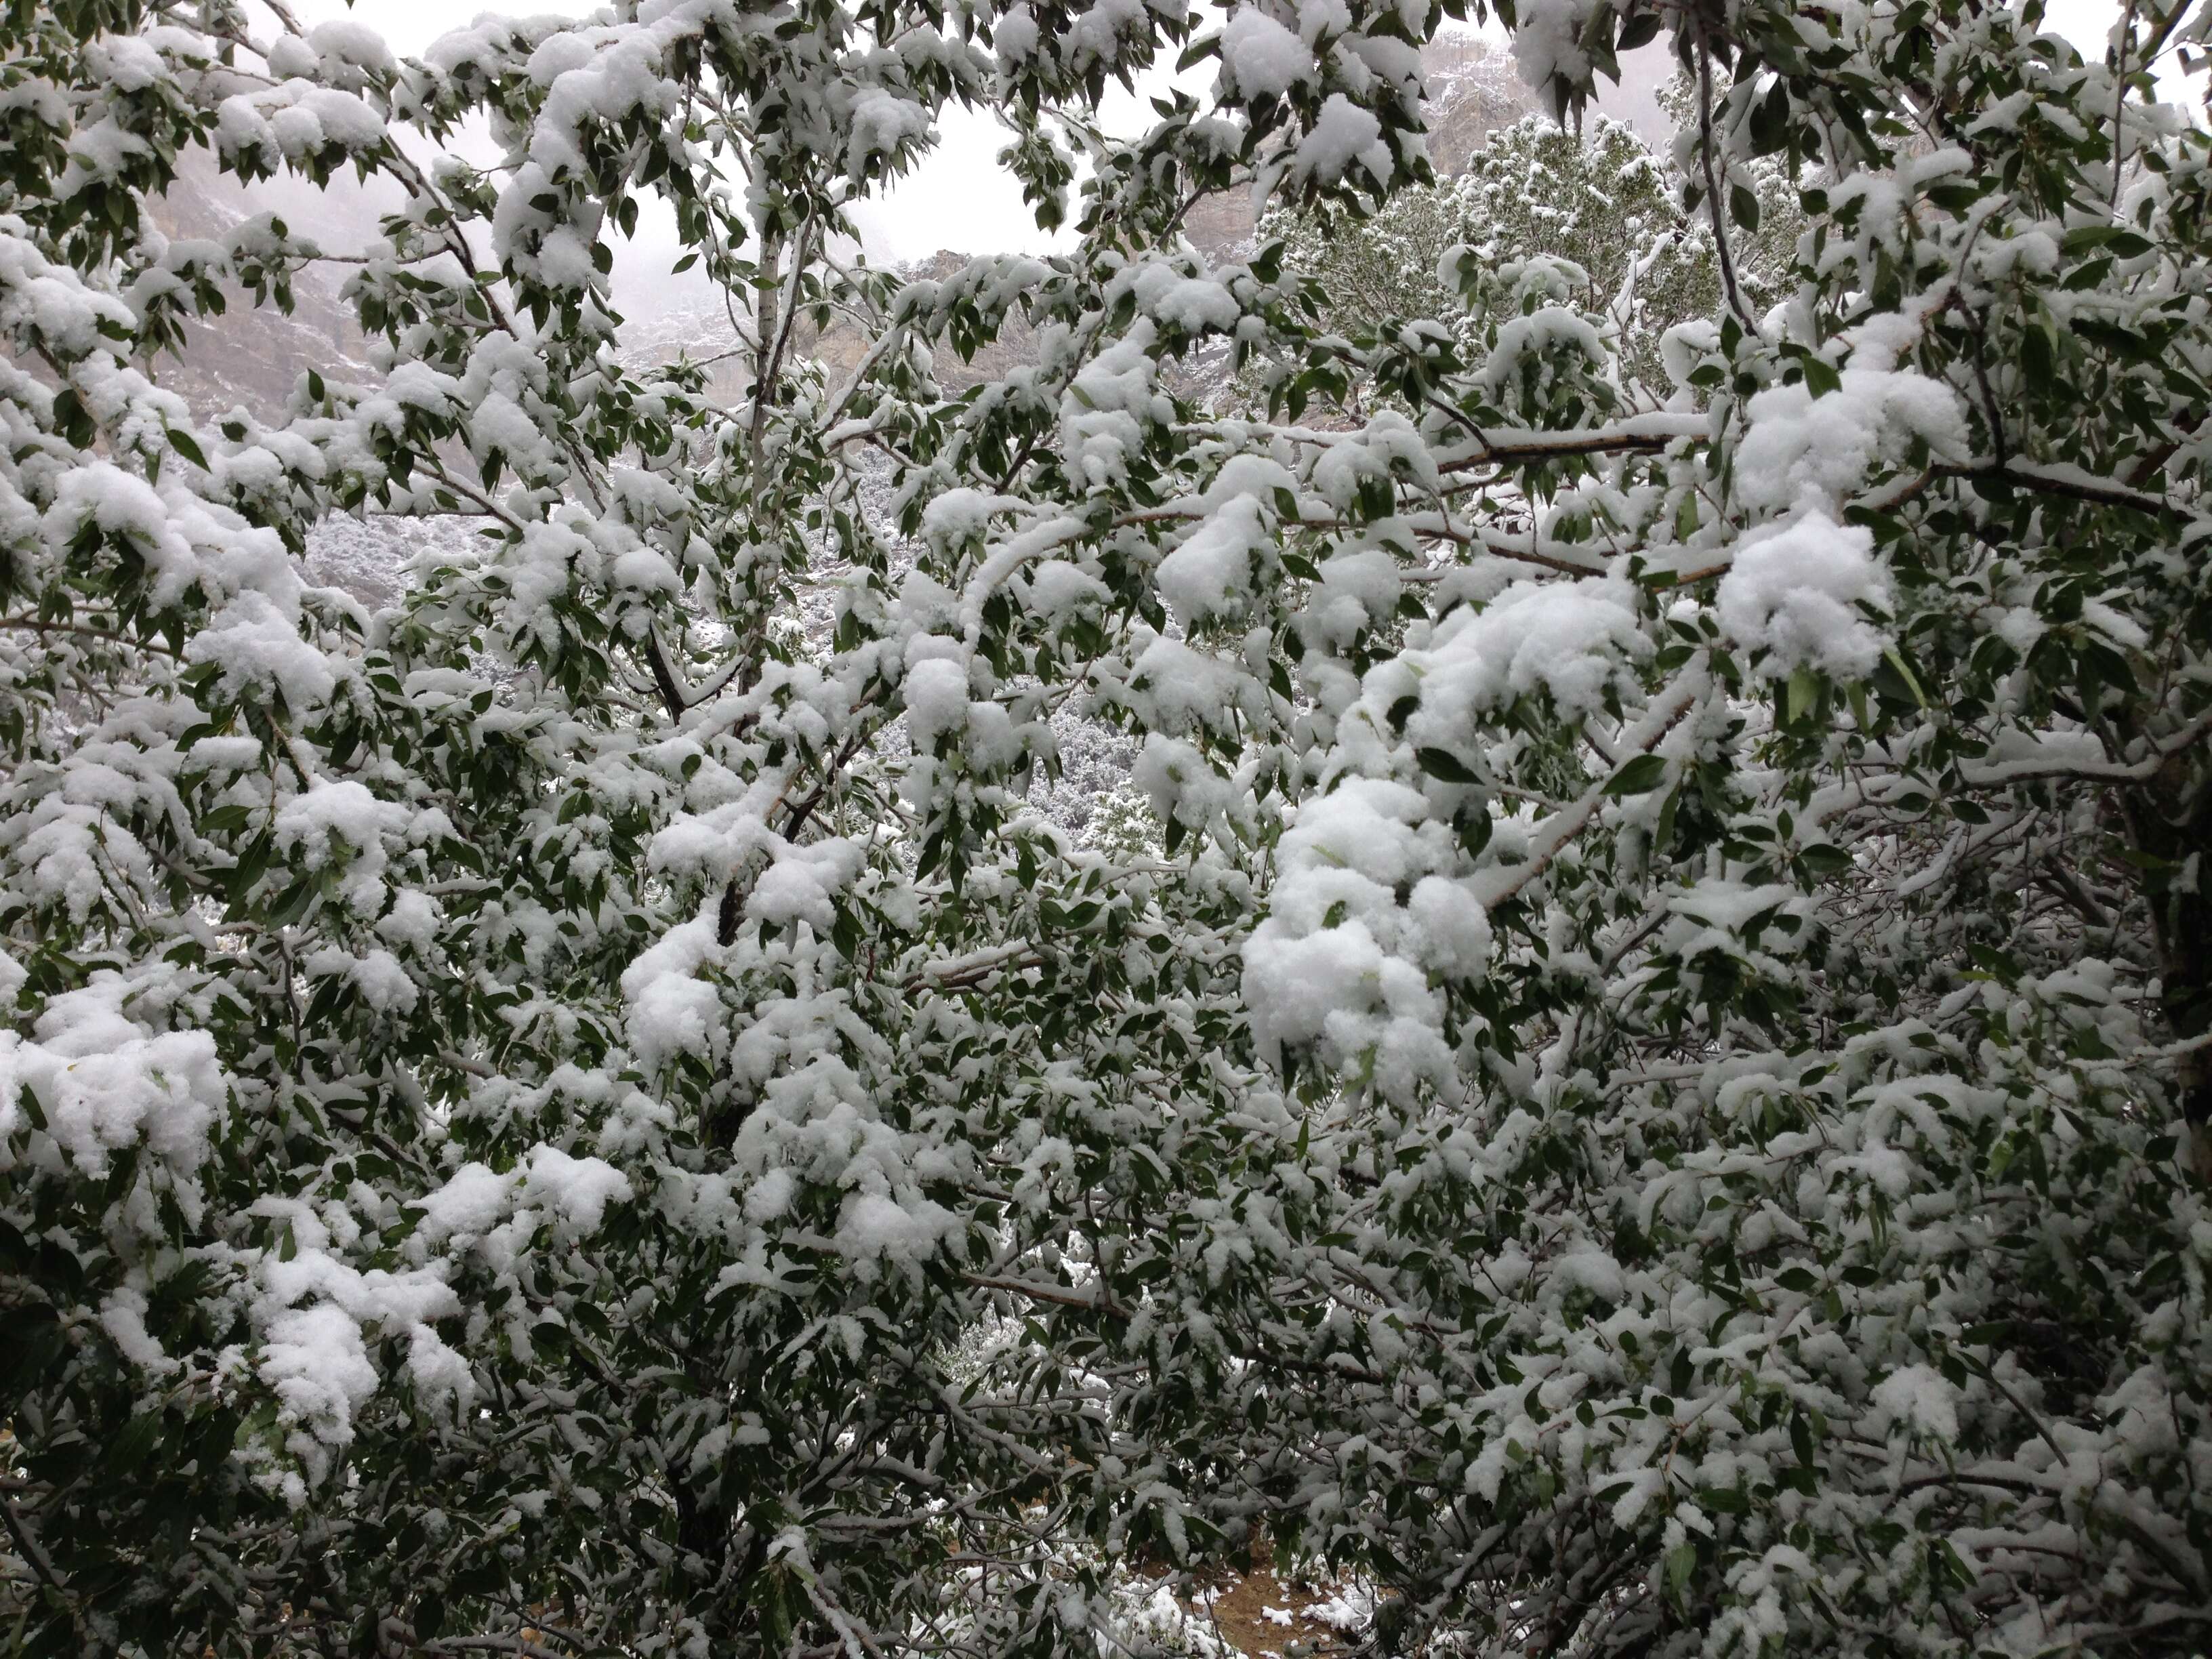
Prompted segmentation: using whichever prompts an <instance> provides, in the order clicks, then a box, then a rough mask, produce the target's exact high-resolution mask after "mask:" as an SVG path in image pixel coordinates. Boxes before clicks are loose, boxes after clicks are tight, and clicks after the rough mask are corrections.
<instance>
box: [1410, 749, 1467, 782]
mask: <svg viewBox="0 0 2212 1659" xmlns="http://www.w3.org/2000/svg"><path fill="white" fill-rule="evenodd" d="M1413 761H1414V763H1415V764H1416V765H1418V766H1419V768H1420V769H1421V770H1423V771H1424V772H1426V773H1427V774H1428V775H1430V776H1431V777H1432V778H1440V779H1442V780H1443V781H1444V782H1446V783H1471V784H1480V782H1481V781H1482V780H1481V779H1480V777H1478V776H1477V775H1475V774H1474V773H1473V772H1471V771H1469V770H1468V768H1467V766H1466V764H1465V763H1463V762H1462V761H1461V759H1460V757H1458V756H1456V755H1455V754H1453V753H1452V751H1451V750H1449V749H1427V748H1423V749H1416V750H1413Z"/></svg>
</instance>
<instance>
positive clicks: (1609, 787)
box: [1605, 755, 1667, 799]
mask: <svg viewBox="0 0 2212 1659" xmlns="http://www.w3.org/2000/svg"><path fill="white" fill-rule="evenodd" d="M1665 781H1667V762H1666V758H1665V757H1663V756H1660V755H1638V756H1637V757H1635V758H1634V759H1632V760H1631V761H1630V762H1629V763H1627V764H1626V765H1625V766H1623V767H1622V768H1621V769H1620V770H1619V771H1618V772H1615V773H1614V774H1613V775H1612V777H1610V778H1608V779H1607V780H1606V785H1605V793H1607V794H1608V795H1610V796H1613V797H1614V798H1615V799H1618V798H1620V797H1621V796H1624V795H1644V794H1649V793H1650V792H1651V791H1652V790H1654V789H1656V788H1657V787H1659V786H1660V785H1661V784H1662V783H1664V782H1665Z"/></svg>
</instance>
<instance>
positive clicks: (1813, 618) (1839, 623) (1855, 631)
mask: <svg viewBox="0 0 2212 1659" xmlns="http://www.w3.org/2000/svg"><path fill="white" fill-rule="evenodd" d="M1889 597H1890V593H1889V579H1888V577H1887V574H1886V573H1885V572H1884V571H1883V569H1882V568H1881V565H1880V564H1879V563H1878V562H1876V560H1875V555H1874V537H1873V534H1872V533H1871V532H1869V531H1867V530H1865V529H1863V528H1862V527H1860V526H1857V525H1839V524H1838V523H1837V522H1836V521H1835V520H1833V519H1832V518H1830V517H1829V516H1828V515H1827V514H1826V513H1824V512H1821V511H1820V510H1818V509H1814V510H1811V511H1808V512H1805V513H1800V514H1799V515H1798V516H1797V517H1796V518H1794V519H1791V520H1788V521H1787V522H1785V523H1783V524H1779V525H1769V526H1765V527H1763V528H1761V529H1759V530H1755V531H1753V532H1752V533H1751V534H1750V535H1748V536H1747V537H1745V538H1744V539H1743V540H1742V541H1741V543H1739V544H1737V547H1736V551H1735V560H1734V562H1732V563H1731V564H1730V565H1729V572H1728V574H1727V575H1725V576H1723V578H1722V579H1721V584H1720V592H1719V594H1718V596H1717V608H1718V610H1719V613H1720V622H1721V626H1722V627H1723V629H1726V630H1727V631H1728V634H1729V637H1730V638H1732V639H1734V640H1735V641H1736V642H1737V643H1738V644H1739V645H1741V646H1743V647H1746V648H1747V649H1750V650H1759V649H1764V650H1765V652H1766V653H1767V654H1766V659H1765V671H1766V672H1767V673H1769V674H1771V675H1773V676H1775V677H1776V678H1785V677H1787V676H1788V675H1789V674H1790V673H1791V672H1792V671H1794V670H1796V669H1797V668H1799V667H1809V668H1817V669H1820V670H1821V671H1824V672H1826V673H1830V674H1833V675H1836V676H1837V677H1838V678H1844V679H1859V678H1864V677H1865V676H1866V675H1867V674H1869V673H1870V672H1872V671H1873V669H1874V665H1875V663H1877V662H1879V661H1880V660H1881V653H1882V651H1883V649H1884V648H1885V647H1887V643H1888V641H1887V639H1886V638H1885V637H1884V636H1883V635H1882V634H1881V631H1880V630H1879V629H1876V628H1875V626H1874V624H1873V623H1870V622H1869V621H1868V620H1867V618H1866V617H1865V615H1864V614H1863V611H1861V609H1860V607H1861V606H1871V607H1873V608H1875V609H1876V610H1882V611H1886V610H1887V608H1888V605H1889Z"/></svg>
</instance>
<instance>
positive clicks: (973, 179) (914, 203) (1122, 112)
mask: <svg viewBox="0 0 2212 1659" xmlns="http://www.w3.org/2000/svg"><path fill="white" fill-rule="evenodd" d="M297 9H298V11H299V14H300V15H301V18H302V20H303V21H308V22H311V23H312V22H314V21H320V20H321V19H323V18H325V17H331V16H336V15H342V14H343V13H344V12H346V11H348V10H350V11H351V13H352V15H355V16H356V17H359V18H361V19H362V20H363V21H367V22H369V23H372V24H374V26H375V27H377V28H379V29H380V30H381V31H382V33H383V34H384V36H385V38H386V40H388V41H389V42H390V43H391V45H392V49H393V50H394V51H395V52H401V53H403V54H404V53H412V52H420V51H421V50H422V48H423V47H424V46H428V44H429V43H430V41H431V40H434V39H435V38H436V37H437V36H438V35H440V34H441V33H445V32H446V31H447V30H448V29H450V28H453V27H456V26H457V24H459V23H460V22H461V21H463V19H464V18H465V17H469V16H473V15H476V14H477V10H478V9H480V8H478V7H477V6H475V5H473V4H471V6H469V8H468V9H466V10H464V9H462V8H460V7H458V6H456V5H454V4H453V0H358V3H356V4H354V5H352V6H350V7H349V6H348V5H347V4H346V3H345V0H301V3H299V5H298V7H297ZM513 9H515V10H518V11H522V10H527V11H532V12H542V11H548V10H551V11H562V12H570V13H575V12H581V11H583V10H586V9H587V6H586V3H584V0H516V4H515V6H514V8H513ZM2118 11H2119V8H2118V5H2117V4H2115V3H2113V0H2046V14H2047V20H2048V21H2047V24H2046V26H2047V27H2051V28H2052V29H2054V30H2056V31H2057V33H2062V34H2063V35H2065V36H2067V37H2068V38H2069V40H2073V41H2074V42H2075V45H2076V46H2079V47H2081V50H2082V52H2083V53H2084V54H2085V55H2087V56H2099V55H2101V54H2102V52H2103V51H2104V40H2103V36H2104V34H2105V33H2106V30H2108V29H2109V28H2110V27H2112V21H2113V19H2114V18H2115V17H2117V16H2118ZM1493 38H1498V37H1497V36H1496V35H1495V34H1494V32H1493ZM1638 58H1641V59H1643V60H1644V62H1645V63H1647V64H1649V65H1650V67H1649V69H1648V70H1646V71H1645V74H1646V76H1666V75H1668V74H1670V73H1671V72H1672V69H1671V64H1670V61H1669V60H1668V57H1667V54H1666V51H1665V46H1664V43H1663V42H1656V43H1654V45H1653V46H1649V47H1646V48H1645V49H1644V52H1640V53H1638V54H1637V57H1636V58H1632V59H1631V60H1630V63H1629V64H1628V66H1627V67H1628V70H1629V73H1628V76H1627V77H1626V79H1627V81H1628V82H1630V84H1629V85H1626V86H1624V87H1623V88H1620V91H1618V92H1615V93H1613V94H1612V95H1611V96H1609V97H1601V100H1600V103H1601V107H1602V106H1605V105H1607V104H1613V105H1615V106H1626V105H1632V104H1635V103H1637V102H1639V101H1644V100H1641V99H1639V97H1638V92H1639V91H1648V89H1640V88H1636V87H1635V86H1634V84H1633V83H1634V82H1636V80H1637V79H1638V75H1637V69H1638V62H1637V59H1638ZM1211 76H1212V65H1211V64H1206V65H1201V66H1200V68H1199V69H1197V70H1194V71H1192V73H1191V74H1190V75H1189V76H1186V77H1184V82H1185V84H1186V85H1188V87H1190V88H1191V89H1192V90H1194V91H1196V92H1199V93H1200V94H1203V92H1204V90H1205V88H1206V86H1207V85H1208V84H1210V82H1211ZM1173 79H1174V77H1173V76H1171V75H1170V73H1169V72H1168V71H1167V70H1164V69H1163V70H1158V71H1156V72H1155V73H1154V74H1152V76H1147V77H1146V78H1145V80H1144V81H1143V82H1140V83H1139V96H1138V97H1135V98H1133V97H1131V96H1130V95H1129V94H1126V93H1123V92H1121V91H1120V90H1119V89H1118V88H1117V89H1115V92H1114V94H1113V95H1112V98H1111V100H1110V102H1109V109H1108V110H1107V112H1106V117H1107V120H1108V124H1109V126H1111V127H1112V128H1114V129H1115V130H1117V131H1137V130H1141V128H1142V126H1143V125H1144V123H1145V122H1146V120H1148V119H1149V118H1150V115H1151V108H1150V105H1149V102H1148V101H1147V100H1149V99H1150V97H1152V95H1154V94H1157V93H1158V92H1159V91H1161V90H1162V89H1164V88H1165V87H1166V86H1167V85H1169V84H1170V82H1171V81H1172V80H1173ZM1601 85H1602V83H1601ZM2166 93H2167V95H2168V96H2169V97H2181V96H2185V95H2186V94H2185V91H2184V89H2183V88H2182V87H2181V85H2180V84H2179V82H2178V77H2176V78H2169V79H2168V81H2167V82H2166ZM1623 112H1624V113H1625V112H1626V111H1625V110H1624V111H1623ZM1004 143H1005V137H1004V134H1003V131H1002V130H1001V129H1000V127H999V126H998V125H997V124H996V123H995V122H994V121H993V120H992V119H991V118H989V117H988V116H986V115H983V114H981V113H978V112H969V111H963V110H954V111H951V112H948V113H947V114H946V116H945V118H944V119H943V120H942V121H941V122H940V123H939V138H938V143H937V145H936V147H935V149H933V150H932V151H931V153H930V154H929V155H927V157H926V158H925V159H924V160H923V161H922V162H921V164H920V166H919V167H916V169H915V172H914V173H911V174H909V175H908V177H907V178H906V179H902V180H901V181H900V183H899V184H898V185H896V187H894V188H893V189H892V190H891V191H889V192H888V193H887V194H886V195H885V196H884V197H881V198H879V199H877V200H874V201H871V202H868V203H865V204H860V207H859V208H858V209H857V210H856V211H855V212H854V219H855V220H856V221H857V222H858V223H859V225H860V230H861V236H862V241H863V244H864V246H866V249H867V251H868V253H869V254H870V256H871V257H872V258H877V259H882V260H907V259H915V258H927V256H928V255H930V254H932V253H933V252H937V251H938V250H939V249H941V248H954V249H957V250H959V251H961V252H970V253H975V252H1043V251H1046V250H1048V249H1049V248H1051V247H1053V246H1060V245H1064V243H1065V241H1066V234H1065V233H1062V234H1061V235H1060V236H1051V235H1048V234H1045V233H1043V232H1042V231H1040V230H1038V229H1037V228H1036V222H1035V221H1034V220H1033V219H1031V218H1030V213H1029V210H1028V209H1027V208H1026V207H1024V205H1023V203H1022V197H1021V189H1020V186H1019V185H1017V184H1016V183H1015V182H1014V180H1013V179H1012V178H1011V177H1010V176H1008V175H1007V174H1006V173H1005V172H1004V171H1002V170H1001V169H1000V167H999V165H998V161H997V155H998V152H999V150H1000V148H1001V147H1002V146H1003V144H1004ZM675 252H676V246H675V241H674V234H673V221H672V219H670V218H668V217H667V216H665V215H661V216H651V215H648V216H647V217H646V218H645V219H644V220H643V221H642V222H641V223H640V225H639V227H638V238H637V242H636V244H635V246H633V247H632V248H630V249H628V250H622V251H620V252H617V264H616V271H615V276H616V280H617V284H618V286H622V287H629V286H630V285H631V284H633V283H653V284H659V285H665V283H666V282H667V280H668V279H667V277H666V271H667V269H668V264H669V263H670V262H671V260H672V258H673V257H674V254H675Z"/></svg>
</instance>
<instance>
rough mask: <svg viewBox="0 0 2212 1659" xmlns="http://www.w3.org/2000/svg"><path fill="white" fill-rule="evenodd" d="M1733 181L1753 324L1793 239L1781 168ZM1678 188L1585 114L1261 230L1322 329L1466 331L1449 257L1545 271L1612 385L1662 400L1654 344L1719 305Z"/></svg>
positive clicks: (1523, 130) (1791, 191) (1630, 135)
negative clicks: (1740, 194) (1372, 207)
mask: <svg viewBox="0 0 2212 1659" xmlns="http://www.w3.org/2000/svg"><path fill="white" fill-rule="evenodd" d="M1673 101H1680V99H1679V89H1678V98H1677V100H1673ZM1744 172H1745V177H1746V180H1747V188H1748V189H1749V190H1750V191H1751V193H1752V206H1751V209H1750V210H1748V211H1747V219H1748V220H1749V226H1748V227H1747V228H1739V229H1738V231H1737V233H1736V237H1735V240H1736V244H1737V246H1736V248H1735V264H1736V281H1737V283H1738V284H1739V286H1740V288H1741V292H1742V294H1743V296H1744V298H1745V300H1746V301H1747V303H1748V304H1749V305H1750V306H1751V307H1753V309H1754V310H1755V311H1757V312H1759V313H1765V311H1766V310H1768V309H1769V308H1770V307H1772V306H1773V305H1774V304H1775V303H1776V302H1777V301H1779V300H1780V299H1782V298H1783V297H1784V295H1787V294H1788V293H1789V291H1790V286H1791V283H1790V264H1791V263H1792V260H1793V258H1794V257H1795V250H1796V234H1797V232H1798V231H1799V230H1801V229H1802V228H1803V227H1802V220H1801V217H1800V215H1799V213H1798V210H1797V201H1796V189H1795V187H1794V185H1792V183H1791V182H1790V179H1788V178H1787V177H1785V176H1784V169H1783V168H1782V167H1778V166H1776V165H1774V164H1773V163H1772V162H1771V161H1765V160H1762V159H1754V160H1753V161H1752V162H1751V163H1750V164H1749V165H1748V166H1747V167H1746V168H1745V169H1744ZM1685 183H1686V181H1685V180H1683V179H1680V178H1679V177H1678V176H1676V175H1674V173H1673V171H1672V168H1671V167H1670V165H1669V162H1668V159H1667V158H1665V157H1663V156H1662V155H1656V154H1654V153H1653V151H1652V150H1651V149H1650V147H1649V146H1648V145H1646V144H1645V143H1644V141H1643V139H1642V138H1640V137H1638V135H1637V133H1636V131H1635V129H1634V128H1632V127H1630V126H1627V125H1624V124H1623V123H1621V122H1619V121H1613V120H1608V119H1607V118H1605V117H1603V116H1598V117H1595V118H1592V119H1591V120H1590V121H1589V123H1588V124H1587V125H1586V126H1585V127H1583V129H1581V130H1579V131H1577V130H1573V129H1567V128H1562V127H1560V126H1559V125H1558V124H1557V123H1556V122H1554V121H1552V120H1549V119H1547V118H1541V117H1537V116H1529V117H1526V118H1523V119H1522V120H1519V121H1516V122H1514V123H1513V124H1512V125H1509V126H1506V127H1503V128H1500V129H1498V130H1497V131H1493V132H1492V133H1491V134H1490V136H1489V138H1488V141H1487V142H1486V143H1484V144H1483V145H1482V146H1481V147H1480V148H1479V149H1476V150H1474V153H1473V154H1472V155H1470V156H1469V157H1468V164H1467V167H1466V168H1465V169H1464V170H1463V171H1462V172H1461V173H1458V174H1456V175H1455V176H1454V177H1452V178H1450V179H1444V180H1442V181H1440V182H1438V183H1437V184H1433V185H1415V186H1413V187H1412V188H1410V189H1407V190H1402V191H1398V192H1397V193H1396V194H1395V195H1394V196H1393V197H1391V198H1390V199H1389V202H1387V203H1386V204H1383V207H1382V208H1381V209H1380V210H1376V211H1373V212H1370V213H1366V214H1355V213H1352V212H1347V211H1345V210H1328V209H1320V210H1308V211H1303V212H1301V211H1297V210H1289V209H1286V210H1282V211H1280V212H1279V213H1277V214H1275V215H1273V216H1271V217H1270V218H1269V220H1268V221H1267V223H1266V224H1265V225H1264V226H1263V227H1262V231H1263V234H1266V235H1269V236H1273V237H1279V239H1280V240H1281V241H1282V244H1283V247H1284V251H1285V252H1284V257H1285V264H1287V265H1288V266H1290V267H1291V269H1294V270H1297V271H1299V272H1301V273H1302V274H1304V276H1306V277H1307V278H1308V279H1309V280H1310V282H1311V283H1313V284H1314V288H1315V292H1316V296H1317V297H1318V299H1319V300H1320V302H1321V307H1322V310H1321V319H1322V323H1323V325H1324V326H1326V327H1328V328H1330V329H1333V330H1334V331H1338V332H1340V333H1347V334H1350V333H1357V332H1361V331H1364V332H1367V333H1369V334H1372V333H1373V332H1374V331H1376V330H1378V329H1380V330H1395V329H1396V328H1397V327H1399V326H1401V325H1404V324H1405V323H1406V322H1407V321H1415V320H1425V319H1436V320H1442V321H1445V322H1448V323H1449V322H1455V321H1456V322H1459V323H1460V324H1461V325H1462V326H1463V327H1473V326H1474V325H1475V324H1476V322H1477V319H1476V318H1475V317H1474V316H1471V315H1468V314H1467V313H1461V312H1460V311H1459V309H1458V307H1457V304H1456V295H1457V290H1458V287H1459V283H1458V279H1457V276H1456V262H1457V260H1458V259H1459V258H1461V257H1462V251H1464V256H1465V257H1471V258H1474V260H1476V261H1478V262H1480V264H1482V265H1484V266H1486V267H1491V268H1496V267H1500V266H1505V265H1516V266H1522V265H1526V264H1527V262H1528V261H1530V260H1534V259H1542V260H1547V261H1551V262H1553V264H1554V265H1555V267H1556V268H1555V269H1554V270H1552V271H1549V272H1547V283H1549V284H1550V288H1551V291H1552V293H1553V295H1554V296H1555V297H1556V298H1558V299H1560V300H1563V301H1565V302H1566V303H1570V304H1572V305H1575V306H1577V307H1579V308H1580V309H1582V310H1583V312H1585V313H1588V314H1589V316H1591V317H1592V318H1593V319H1594V320H1595V322H1596V323H1597V324H1598V325H1599V327H1600V328H1601V329H1602V330H1604V331H1607V333H1608V334H1610V335H1611V337H1612V338H1611V339H1610V340H1609V342H1608V343H1609V344H1610V346H1611V348H1612V349H1613V354H1614V356H1616V357H1617V358H1618V360H1619V362H1620V372H1621V373H1622V374H1624V375H1626V376H1628V377H1631V378H1632V379H1635V380H1640V381H1641V382H1643V383H1644V385H1645V386H1653V387H1656V388H1658V389H1659V392H1660V393H1661V394H1662V395H1663V394H1664V392H1666V390H1667V389H1668V380H1667V375H1666V370H1665V366H1664V364H1663V362H1662V358H1661V352H1662V340H1663V338H1664V337H1665V335H1666V332H1667V331H1668V329H1670V328H1672V327H1674V326H1675V325H1677V324H1680V323H1685V322H1689V321H1692V320H1695V319H1702V318H1707V317H1710V316H1711V315H1712V314H1713V311H1714V308H1715V307H1716V306H1717V304H1718V303H1719V301H1720V298H1721V280H1720V262H1719V258H1718V255H1717V249H1716V244H1715V241H1714V238H1713V234H1712V231H1711V226H1710V224H1709V222H1708V221H1707V219H1706V217H1705V216H1704V215H1703V214H1701V213H1699V212H1696V211H1694V210H1688V209H1686V208H1685V207H1684V205H1683V196H1684V194H1685V191H1684V190H1683V185H1684V184H1685ZM1470 345H1471V346H1474V347H1475V349H1480V342H1478V341H1475V340H1473V339H1471V338H1470V339H1468V340H1466V341H1462V346H1463V347H1466V346H1470Z"/></svg>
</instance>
